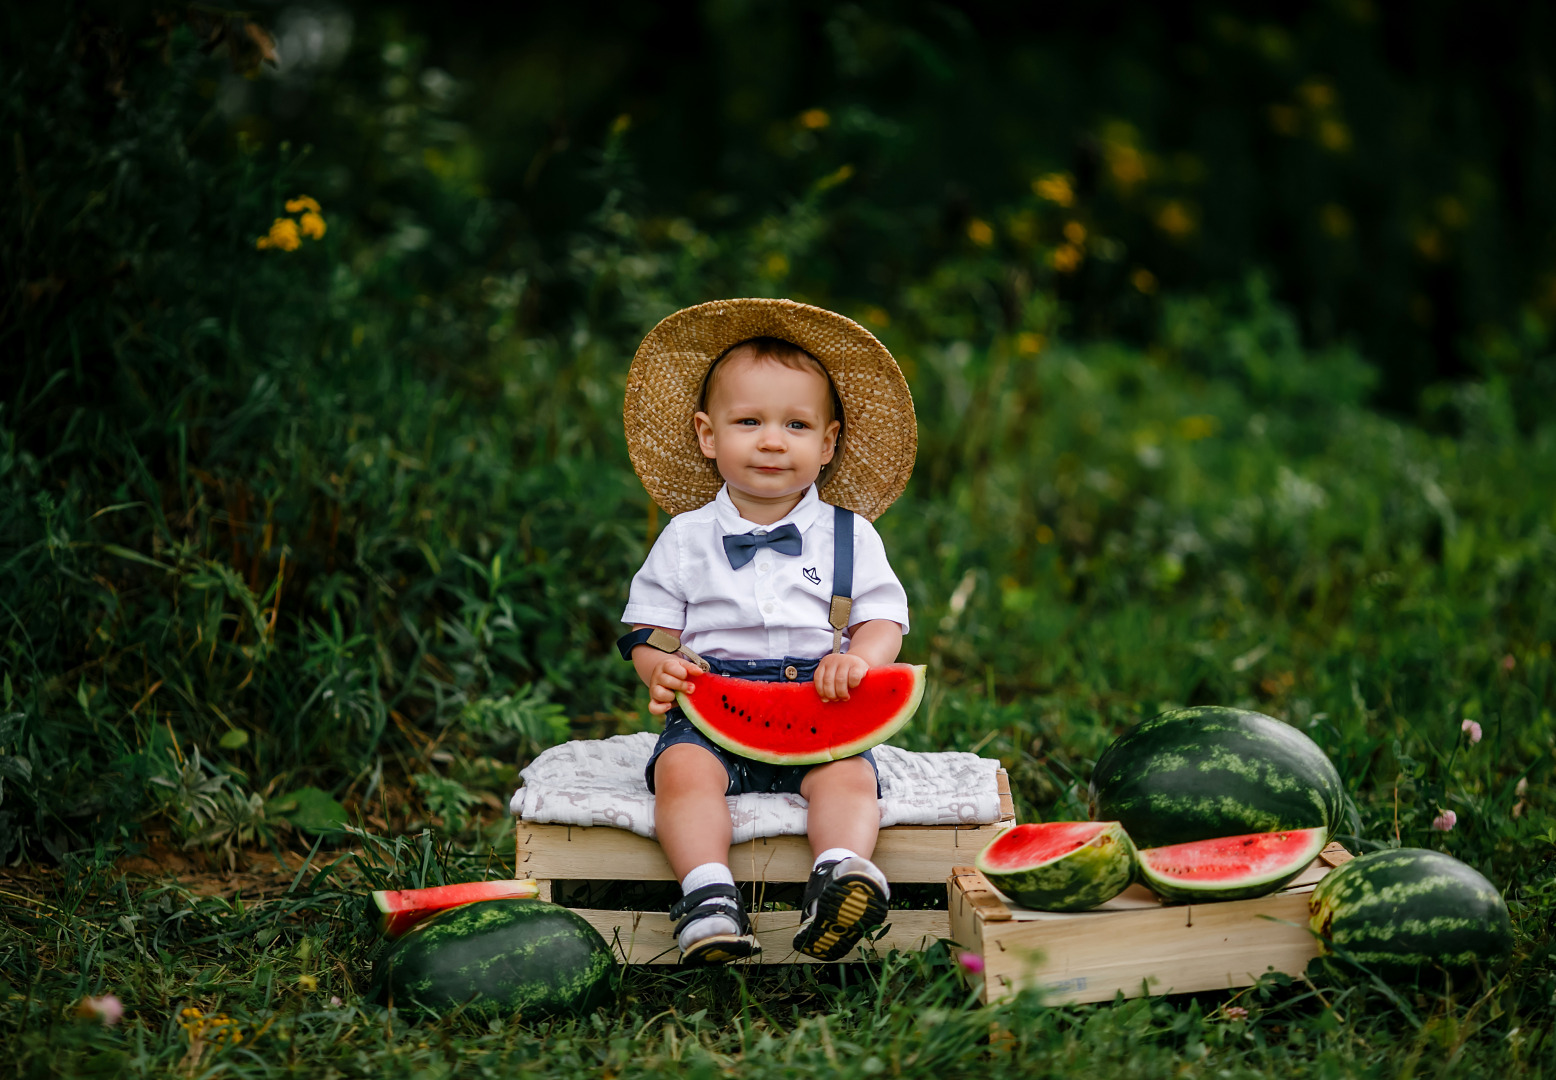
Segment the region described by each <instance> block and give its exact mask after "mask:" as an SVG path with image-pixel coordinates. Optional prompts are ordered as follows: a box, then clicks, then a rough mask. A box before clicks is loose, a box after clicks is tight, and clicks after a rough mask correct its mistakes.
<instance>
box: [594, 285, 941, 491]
mask: <svg viewBox="0 0 1556 1080" xmlns="http://www.w3.org/2000/svg"><path fill="white" fill-rule="evenodd" d="M754 337H775V338H782V339H783V340H784V341H789V342H793V343H794V344H795V345H798V346H799V347H800V348H802V349H804V350H805V351H806V352H808V353H810V354H811V355H812V356H814V357H815V358H816V359H817V360H819V361H821V365H822V366H823V367H825V368H826V369H827V373H828V374H829V375H831V376H832V383H833V385H834V386H836V387H837V393H838V397H839V398H841V399H842V402H843V438H842V447H841V452H840V453H839V454H838V456H837V457H835V458H834V459H833V461H832V463H831V465H829V466H828V468H827V469H826V470H824V471H823V473H822V482H821V498H822V499H823V500H824V501H826V502H829V503H833V504H835V505H837V506H842V507H846V508H847V509H849V510H852V511H854V512H855V513H856V514H859V515H861V516H863V517H865V518H866V519H868V520H870V521H874V520H875V519H876V518H878V517H880V516H881V514H882V512H884V511H885V509H886V508H887V507H888V506H890V505H891V504H892V502H893V500H895V499H896V498H897V496H898V495H901V494H902V489H903V488H905V487H907V485H908V477H909V476H910V475H911V474H912V472H913V455H914V452H915V451H916V450H917V449H918V424H917V423H916V422H915V421H914V419H913V395H912V393H910V392H909V390H908V383H907V380H906V379H904V378H903V377H902V371H901V369H900V368H898V367H897V361H895V360H893V359H892V355H891V353H889V352H887V351H886V346H884V345H882V344H881V343H880V342H879V341H877V340H876V339H875V335H874V334H872V333H870V331H868V330H866V329H865V328H864V327H862V326H860V325H859V324H858V323H856V322H854V321H853V320H852V319H849V318H845V317H844V316H842V315H838V314H837V313H835V312H831V311H826V310H824V309H823V308H818V307H811V306H810V305H809V304H799V303H796V302H795V301H793V300H755V299H751V300H715V301H713V302H712V303H707V304H698V305H697V306H696V307H689V308H683V309H682V310H680V311H677V312H676V313H675V314H674V315H671V316H669V317H667V318H666V319H665V320H664V321H663V322H661V323H660V324H659V325H658V326H656V327H654V329H653V330H651V331H650V332H649V335H648V337H646V338H644V339H643V344H642V345H640V346H638V351H637V355H636V356H635V357H633V359H632V368H631V370H629V371H628V372H627V400H626V405H625V407H624V408H623V410H622V420H623V422H624V424H625V426H626V429H627V450H628V452H629V453H630V454H631V455H632V467H633V468H634V469H636V470H637V474H638V478H639V479H641V480H642V481H643V486H644V487H645V488H647V489H648V493H649V494H650V495H651V496H653V499H654V501H655V502H656V503H658V504H659V505H660V506H662V507H664V509H665V510H666V511H667V512H669V513H671V514H683V513H685V512H686V511H688V510H695V509H697V508H698V507H699V506H703V505H706V504H707V503H710V502H712V501H713V497H714V496H715V495H717V494H718V493H719V488H720V487H721V486H723V483H724V481H723V480H722V479H721V478H720V477H719V474H718V470H717V469H716V468H715V467H714V464H713V462H712V461H711V460H710V459H708V458H705V457H703V456H702V451H701V450H700V449H699V448H698V446H697V434H696V431H695V430H694V429H693V427H692V416H693V415H694V414H695V413H696V412H697V398H698V396H699V395H700V394H701V392H702V383H703V379H704V378H705V377H706V376H707V374H708V368H709V367H710V366H711V365H712V364H713V361H715V360H717V359H718V358H719V356H720V355H722V354H723V352H724V351H725V350H726V349H728V348H729V347H730V346H731V345H736V344H739V343H740V342H742V341H745V340H747V339H749V338H754Z"/></svg>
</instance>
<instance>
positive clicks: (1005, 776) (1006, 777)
mask: <svg viewBox="0 0 1556 1080" xmlns="http://www.w3.org/2000/svg"><path fill="white" fill-rule="evenodd" d="M994 787H995V790H996V791H998V792H999V795H1000V820H1001V821H1008V822H1010V823H1011V824H1012V825H1014V824H1015V822H1016V800H1015V799H1013V798H1011V795H1010V774H1009V773H1007V772H1006V771H1005V770H1004V769H1000V770H999V771H998V772H996V773H995V774H994Z"/></svg>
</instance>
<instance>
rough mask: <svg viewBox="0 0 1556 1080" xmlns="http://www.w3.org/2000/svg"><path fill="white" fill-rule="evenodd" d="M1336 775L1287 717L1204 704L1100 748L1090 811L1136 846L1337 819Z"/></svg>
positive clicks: (1340, 799)
mask: <svg viewBox="0 0 1556 1080" xmlns="http://www.w3.org/2000/svg"><path fill="white" fill-rule="evenodd" d="M1344 801H1345V796H1344V792H1343V790H1342V788H1341V787H1340V774H1339V773H1338V772H1336V771H1335V767H1334V764H1333V763H1332V762H1331V761H1330V760H1329V758H1328V757H1327V756H1326V755H1325V754H1324V752H1323V751H1322V750H1320V749H1319V748H1318V744H1317V743H1315V742H1314V741H1313V740H1312V739H1310V738H1308V737H1307V736H1306V735H1304V734H1303V733H1302V732H1300V731H1298V730H1297V729H1296V728H1294V727H1292V726H1291V725H1290V724H1283V723H1281V722H1280V721H1279V720H1276V719H1275V718H1274V717H1270V716H1265V715H1264V714H1263V713H1256V712H1249V711H1247V710H1244V709H1228V708H1222V707H1220V706H1213V705H1207V706H1202V707H1200V708H1194V709H1176V710H1173V711H1171V712H1165V713H1162V714H1161V715H1160V716H1154V717H1152V718H1151V719H1149V720H1145V721H1143V722H1141V723H1140V724H1139V725H1137V726H1136V727H1135V728H1134V729H1133V730H1131V731H1128V732H1125V733H1124V734H1123V735H1121V736H1119V738H1118V739H1117V740H1115V741H1114V743H1113V745H1112V746H1109V747H1108V748H1107V749H1106V750H1105V751H1103V753H1102V756H1101V757H1099V758H1098V759H1097V767H1096V768H1095V769H1094V770H1093V771H1092V778H1091V803H1092V817H1093V818H1094V819H1095V820H1097V821H1119V822H1122V823H1123V825H1124V831H1125V832H1127V833H1129V837H1130V839H1131V840H1133V841H1134V842H1135V846H1136V847H1138V848H1156V847H1166V846H1168V845H1170V844H1189V843H1194V842H1196V841H1199V840H1211V839H1214V838H1216V837H1220V836H1242V835H1245V834H1248V833H1268V832H1283V831H1286V830H1291V829H1317V828H1324V829H1327V830H1328V831H1329V835H1330V836H1333V835H1334V832H1335V830H1336V828H1338V827H1339V824H1340V817H1341V812H1342V808H1343V806H1344Z"/></svg>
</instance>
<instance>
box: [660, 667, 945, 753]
mask: <svg viewBox="0 0 1556 1080" xmlns="http://www.w3.org/2000/svg"><path fill="white" fill-rule="evenodd" d="M689 681H690V682H691V683H692V685H693V688H694V689H693V691H692V692H691V693H689V694H688V693H684V692H683V693H679V694H676V695H675V700H676V704H678V705H679V706H680V707H681V711H682V712H684V713H685V714H686V716H687V718H688V719H690V720H691V722H692V723H693V724H695V725H696V726H697V730H699V731H701V732H702V733H703V734H704V735H706V736H707V737H708V738H709V739H711V740H712V741H713V742H714V743H716V744H718V745H719V746H722V747H723V748H724V749H726V750H728V751H730V752H731V753H733V754H739V755H740V756H741V757H748V758H752V759H753V760H756V761H766V762H770V763H771V764H774V765H818V764H820V763H822V762H825V761H836V760H838V759H840V758H846V757H853V756H854V755H855V754H860V753H863V752H864V751H866V750H868V749H870V748H871V747H872V746H875V745H877V744H879V743H883V742H885V741H886V740H887V739H889V738H891V737H892V736H893V735H895V734H896V733H897V729H898V728H900V727H902V725H903V724H906V723H907V722H908V718H909V717H911V716H912V715H913V713H914V710H916V709H917V708H918V703H919V701H920V700H922V699H923V697H924V683H925V679H924V665H922V664H887V665H885V666H883V667H878V668H871V669H870V670H869V671H867V672H865V675H864V678H863V679H862V680H861V681H860V683H859V685H858V686H856V687H854V688H853V689H852V690H850V691H849V692H848V700H847V701H822V700H821V695H820V694H818V693H817V692H816V684H815V683H813V682H809V681H807V682H776V683H775V682H756V681H755V680H752V679H736V678H732V677H730V676H727V675H714V674H712V673H708V672H704V673H702V674H693V675H692V676H691V678H690V680H689Z"/></svg>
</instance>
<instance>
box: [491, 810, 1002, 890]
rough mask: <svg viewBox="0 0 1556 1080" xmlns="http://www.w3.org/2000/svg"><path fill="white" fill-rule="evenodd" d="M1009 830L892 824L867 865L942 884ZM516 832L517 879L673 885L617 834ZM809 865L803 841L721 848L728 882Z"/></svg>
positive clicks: (804, 872) (546, 829)
mask: <svg viewBox="0 0 1556 1080" xmlns="http://www.w3.org/2000/svg"><path fill="white" fill-rule="evenodd" d="M1009 825H1010V823H1009V822H997V823H995V824H992V825H965V826H963V825H898V826H894V827H892V828H889V829H882V830H881V832H880V837H879V839H878V840H877V841H876V846H875V854H874V855H873V856H872V858H873V860H874V861H875V864H876V865H877V866H879V867H880V868H881V870H882V871H884V872H885V874H886V877H887V879H888V880H890V881H894V882H936V881H944V880H945V878H946V875H947V874H948V873H949V872H950V870H951V867H953V866H956V865H959V864H962V863H966V862H968V861H970V860H971V859H972V858H973V857H974V856H976V855H977V854H978V852H980V851H982V850H983V848H984V846H985V845H986V844H988V842H989V841H990V840H992V839H993V838H994V837H995V836H996V835H997V834H998V833H999V832H1001V831H1002V830H1004V829H1006V828H1008V827H1009ZM517 833H518V835H517V848H518V856H517V857H518V864H519V865H518V873H519V874H520V875H521V876H523V877H532V878H536V879H538V880H580V881H582V880H595V881H672V880H674V875H673V874H672V872H671V870H670V864H669V863H668V862H666V861H665V857H664V852H663V851H662V850H661V849H660V847H659V845H658V843H656V842H655V841H653V840H650V839H648V838H647V837H643V836H638V835H637V834H636V833H630V832H627V831H625V830H623V829H612V828H606V827H599V828H583V827H580V826H573V825H537V824H531V823H529V822H525V821H520V822H519V823H518V830H517ZM812 861H813V860H812V855H811V850H810V843H809V842H808V841H807V840H806V839H805V837H803V836H773V837H767V838H765V839H757V840H752V841H750V842H748V843H744V844H736V845H735V846H733V847H731V848H730V849H729V867H730V869H731V870H732V871H733V872H734V875H735V880H736V881H804V880H805V879H806V878H808V877H809V876H810V868H811V863H812Z"/></svg>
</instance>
